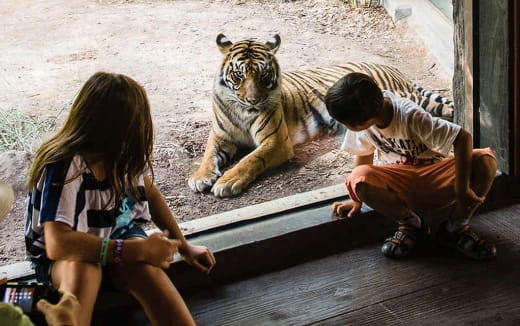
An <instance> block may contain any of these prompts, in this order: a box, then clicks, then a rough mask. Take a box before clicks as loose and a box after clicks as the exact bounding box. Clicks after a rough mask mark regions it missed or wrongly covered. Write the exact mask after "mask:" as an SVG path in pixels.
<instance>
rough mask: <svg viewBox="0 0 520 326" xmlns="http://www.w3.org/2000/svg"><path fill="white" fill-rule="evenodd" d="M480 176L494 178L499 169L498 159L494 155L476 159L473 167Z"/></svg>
mask: <svg viewBox="0 0 520 326" xmlns="http://www.w3.org/2000/svg"><path fill="white" fill-rule="evenodd" d="M472 170H473V171H474V172H475V173H478V176H479V177H480V178H485V179H488V180H492V179H493V178H494V177H495V175H496V171H497V161H496V159H495V158H494V157H493V156H490V155H483V156H480V157H478V158H476V159H475V160H474V163H473V169H472Z"/></svg>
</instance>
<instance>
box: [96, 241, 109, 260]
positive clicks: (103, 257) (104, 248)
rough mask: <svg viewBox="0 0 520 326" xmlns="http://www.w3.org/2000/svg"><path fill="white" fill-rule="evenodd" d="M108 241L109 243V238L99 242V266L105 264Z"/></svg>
mask: <svg viewBox="0 0 520 326" xmlns="http://www.w3.org/2000/svg"><path fill="white" fill-rule="evenodd" d="M108 241H110V238H103V241H102V242H101V250H100V251H99V262H100V263H101V266H105V265H106V264H107V249H108Z"/></svg>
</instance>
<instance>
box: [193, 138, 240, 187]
mask: <svg viewBox="0 0 520 326" xmlns="http://www.w3.org/2000/svg"><path fill="white" fill-rule="evenodd" d="M236 152H237V147H236V145H235V144H233V143H231V142H229V141H226V140H224V139H222V138H220V137H218V136H217V135H216V134H215V132H214V131H213V129H212V130H211V131H210V134H209V137H208V142H207V143H206V149H205V151H204V156H203V157H202V161H201V163H200V166H199V168H198V169H197V170H196V171H195V172H194V173H193V174H192V175H191V176H190V178H189V179H188V185H189V186H190V188H191V189H192V190H193V191H198V192H204V191H206V190H209V189H210V188H211V187H212V186H213V184H214V183H215V181H216V180H217V179H218V178H219V177H220V176H221V175H222V172H221V168H222V167H224V165H225V164H226V163H228V162H229V161H230V160H231V159H232V158H233V157H234V156H235V154H236Z"/></svg>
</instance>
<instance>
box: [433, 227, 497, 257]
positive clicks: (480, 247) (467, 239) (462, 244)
mask: <svg viewBox="0 0 520 326" xmlns="http://www.w3.org/2000/svg"><path fill="white" fill-rule="evenodd" d="M446 224H447V223H446V222H444V223H442V224H441V225H440V227H439V231H438V232H437V240H438V241H439V243H440V244H441V245H443V246H445V247H448V248H453V249H456V250H457V251H458V252H460V253H462V254H463V255H464V256H467V257H470V258H473V259H477V260H485V259H490V258H493V257H495V256H496V255H497V250H496V247H495V245H494V244H492V243H489V242H486V241H485V240H483V239H480V238H479V236H478V235H477V234H476V233H475V232H473V230H471V228H470V226H469V225H464V226H463V227H461V228H460V229H458V230H456V231H453V232H450V231H448V230H447V229H446Z"/></svg>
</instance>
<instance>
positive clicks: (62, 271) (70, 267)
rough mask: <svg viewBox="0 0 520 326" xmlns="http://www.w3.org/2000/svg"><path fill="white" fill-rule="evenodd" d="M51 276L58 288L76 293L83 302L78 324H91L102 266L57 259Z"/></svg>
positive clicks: (84, 325)
mask: <svg viewBox="0 0 520 326" xmlns="http://www.w3.org/2000/svg"><path fill="white" fill-rule="evenodd" d="M51 277H52V282H53V284H54V286H55V287H56V288H58V289H60V290H66V291H70V292H72V293H73V294H74V295H76V297H77V298H78V301H79V302H80V304H81V309H80V312H79V315H78V318H77V320H78V325H79V326H89V325H90V321H91V319H92V312H93V310H94V304H95V302H96V298H97V294H98V291H99V287H100V285H101V266H99V265H98V264H91V263H85V262H78V261H56V262H55V263H54V264H53V267H52V271H51Z"/></svg>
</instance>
